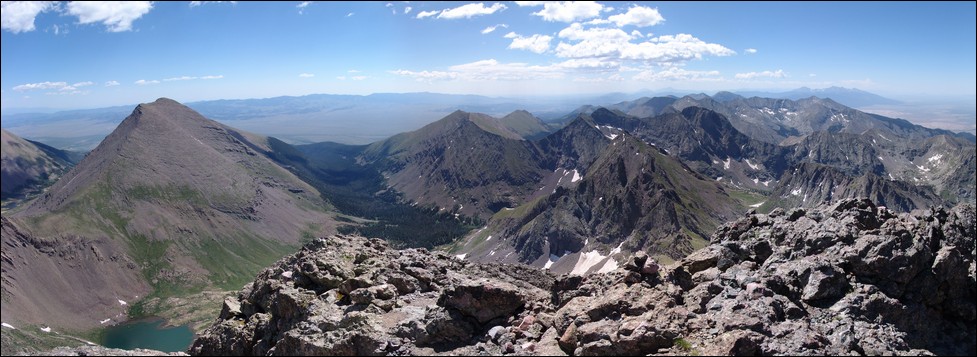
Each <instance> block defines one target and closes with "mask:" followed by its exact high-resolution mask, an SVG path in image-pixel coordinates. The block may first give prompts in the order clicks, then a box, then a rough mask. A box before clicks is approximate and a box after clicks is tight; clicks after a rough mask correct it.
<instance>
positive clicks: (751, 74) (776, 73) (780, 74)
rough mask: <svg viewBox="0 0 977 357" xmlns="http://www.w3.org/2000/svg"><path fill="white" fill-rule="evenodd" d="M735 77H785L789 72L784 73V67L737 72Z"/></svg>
mask: <svg viewBox="0 0 977 357" xmlns="http://www.w3.org/2000/svg"><path fill="white" fill-rule="evenodd" d="M735 77H736V79H756V78H784V77H787V73H784V70H782V69H778V70H776V71H763V72H747V73H737V74H736V76H735Z"/></svg>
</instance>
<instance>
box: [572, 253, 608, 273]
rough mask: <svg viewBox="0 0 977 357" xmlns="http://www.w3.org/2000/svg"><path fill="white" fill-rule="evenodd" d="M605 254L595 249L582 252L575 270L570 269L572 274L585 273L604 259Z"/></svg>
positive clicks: (574, 267)
mask: <svg viewBox="0 0 977 357" xmlns="http://www.w3.org/2000/svg"><path fill="white" fill-rule="evenodd" d="M604 258H605V257H604V256H603V255H601V254H600V252H598V251H596V250H593V251H590V252H587V253H581V254H580V257H579V258H577V264H576V265H574V266H573V270H571V271H570V275H584V274H586V273H587V271H588V270H590V268H593V267H594V266H595V265H597V264H598V263H600V262H601V261H602V260H604Z"/></svg>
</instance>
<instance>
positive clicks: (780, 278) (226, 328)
mask: <svg viewBox="0 0 977 357" xmlns="http://www.w3.org/2000/svg"><path fill="white" fill-rule="evenodd" d="M975 223H977V215H975V211H974V207H973V206H971V205H963V206H958V207H956V208H954V209H952V210H946V209H942V208H940V209H931V210H925V211H924V210H917V211H914V212H913V213H910V214H900V215H898V216H896V215H894V214H892V213H890V212H889V211H887V210H885V209H883V208H879V207H876V206H875V205H874V204H873V203H872V202H871V201H868V200H851V199H849V200H842V201H839V202H837V203H835V204H833V205H830V206H821V207H818V208H815V209H810V210H805V209H795V210H792V211H789V212H786V211H784V210H780V209H777V210H774V211H773V212H771V213H770V214H750V215H747V216H746V217H745V218H742V219H739V220H737V221H735V222H731V223H728V224H725V225H723V226H721V227H720V228H719V229H717V231H716V233H715V234H714V236H713V237H712V242H711V244H710V245H709V246H707V247H706V248H704V249H702V250H700V251H697V252H696V253H693V254H692V255H690V256H689V257H687V258H685V259H682V260H680V261H678V262H676V263H675V264H673V265H670V266H667V267H661V266H659V265H658V264H656V263H655V262H654V261H653V260H650V259H648V258H647V256H645V255H644V254H642V253H640V252H639V253H637V254H636V255H634V256H632V258H631V259H630V260H629V261H628V263H627V264H625V265H624V266H623V267H622V268H620V269H617V270H615V271H613V272H611V273H608V274H594V275H590V276H587V277H579V276H566V275H564V276H562V277H554V276H552V275H550V274H549V273H547V272H545V271H542V270H538V269H533V268H527V267H523V266H518V265H508V266H502V265H477V264H471V263H468V262H465V261H461V260H458V259H455V258H453V257H450V256H447V255H444V254H443V253H429V252H427V251H425V250H404V251H397V250H392V249H389V248H388V246H387V245H386V244H385V243H383V242H382V241H379V240H367V239H364V238H358V237H331V238H320V239H317V240H315V241H314V242H312V243H310V244H309V245H307V246H306V247H305V248H304V249H303V250H302V251H301V252H299V253H298V254H296V255H293V256H290V257H287V258H285V259H283V260H281V261H279V262H278V263H277V264H276V265H275V266H273V267H271V268H268V269H266V270H265V271H264V272H262V273H261V274H260V275H259V276H258V279H257V280H256V281H255V282H254V283H252V284H249V285H247V286H246V287H245V288H244V290H243V291H241V292H240V294H239V295H238V296H237V297H235V298H228V299H227V300H226V301H225V303H224V307H223V311H222V312H221V315H220V317H219V318H218V319H217V320H216V321H215V323H214V325H213V326H212V327H210V328H209V329H207V330H206V331H204V332H203V333H202V334H200V336H199V337H198V338H197V340H196V341H195V342H194V344H193V346H192V347H191V349H190V353H191V354H195V355H209V354H220V355H246V354H256V355H291V354H302V355H309V354H327V355H334V354H343V355H350V354H360V355H413V354H469V355H474V354H480V355H486V354H487V355H499V354H525V355H533V354H541V355H556V354H572V355H645V354H765V355H767V354H772V355H784V354H790V355H795V354H797V355H823V354H832V355H840V354H931V353H935V354H973V353H974V352H975V344H974V341H975V336H977V331H975V330H977V328H975V317H977V309H975V306H977V303H975V285H977V284H975V273H974V267H975V265H974V253H975Z"/></svg>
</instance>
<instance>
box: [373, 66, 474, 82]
mask: <svg viewBox="0 0 977 357" xmlns="http://www.w3.org/2000/svg"><path fill="white" fill-rule="evenodd" d="M390 73H393V74H396V75H400V76H404V77H412V78H414V79H416V80H418V81H422V82H430V81H435V80H445V79H455V78H458V73H454V72H444V71H420V72H415V71H409V70H406V69H398V70H396V71H390Z"/></svg>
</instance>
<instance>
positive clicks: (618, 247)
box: [607, 242, 624, 256]
mask: <svg viewBox="0 0 977 357" xmlns="http://www.w3.org/2000/svg"><path fill="white" fill-rule="evenodd" d="M623 246H624V242H621V244H618V245H617V248H614V249H611V254H608V255H607V256H612V255H614V254H617V253H620V252H621V247H623Z"/></svg>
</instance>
